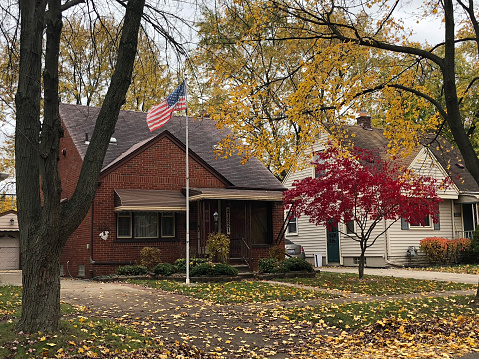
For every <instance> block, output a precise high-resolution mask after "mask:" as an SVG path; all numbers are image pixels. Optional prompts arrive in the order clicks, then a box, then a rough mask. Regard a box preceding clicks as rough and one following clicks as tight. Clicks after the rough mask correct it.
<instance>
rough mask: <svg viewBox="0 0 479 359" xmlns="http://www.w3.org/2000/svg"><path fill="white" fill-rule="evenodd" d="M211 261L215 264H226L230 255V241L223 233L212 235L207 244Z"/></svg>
mask: <svg viewBox="0 0 479 359" xmlns="http://www.w3.org/2000/svg"><path fill="white" fill-rule="evenodd" d="M206 246H207V247H208V252H209V254H210V261H212V262H215V263H226V262H227V261H228V255H229V254H230V239H229V237H228V236H227V235H226V234H223V233H216V234H215V233H210V234H209V235H208V241H207V242H206Z"/></svg>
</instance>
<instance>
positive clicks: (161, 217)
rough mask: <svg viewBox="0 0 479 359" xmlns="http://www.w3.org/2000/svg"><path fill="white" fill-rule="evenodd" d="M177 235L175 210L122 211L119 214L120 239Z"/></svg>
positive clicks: (118, 230) (118, 236)
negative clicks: (159, 211)
mask: <svg viewBox="0 0 479 359" xmlns="http://www.w3.org/2000/svg"><path fill="white" fill-rule="evenodd" d="M160 234H161V236H160ZM175 235H176V233H175V214H174V213H173V212H162V213H158V212H120V213H118V214H117V238H118V239H126V238H129V239H139V240H143V239H157V238H160V237H161V238H174V237H175Z"/></svg>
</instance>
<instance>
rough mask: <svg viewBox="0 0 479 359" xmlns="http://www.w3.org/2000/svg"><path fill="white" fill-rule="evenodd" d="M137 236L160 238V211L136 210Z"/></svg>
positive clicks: (135, 225) (135, 226)
mask: <svg viewBox="0 0 479 359" xmlns="http://www.w3.org/2000/svg"><path fill="white" fill-rule="evenodd" d="M133 227H134V229H135V238H158V213H156V212H135V214H134V226H133Z"/></svg>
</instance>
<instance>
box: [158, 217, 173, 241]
mask: <svg viewBox="0 0 479 359" xmlns="http://www.w3.org/2000/svg"><path fill="white" fill-rule="evenodd" d="M161 236H162V237H163V238H167V237H170V238H171V237H174V236H175V214H174V213H173V212H164V213H162V214H161Z"/></svg>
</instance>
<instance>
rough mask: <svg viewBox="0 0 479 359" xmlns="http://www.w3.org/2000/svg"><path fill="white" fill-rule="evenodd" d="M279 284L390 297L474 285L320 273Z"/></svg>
mask: <svg viewBox="0 0 479 359" xmlns="http://www.w3.org/2000/svg"><path fill="white" fill-rule="evenodd" d="M279 281H281V282H288V283H297V284H301V285H308V286H312V287H316V288H323V289H329V290H333V289H334V290H339V291H343V292H352V293H358V294H368V295H379V296H381V295H391V294H407V293H422V292H435V291H446V290H460V289H470V288H474V287H475V285H472V284H463V283H452V282H437V281H428V280H418V279H408V278H394V277H380V276H371V275H365V276H364V279H363V280H359V279H358V275H357V274H349V273H328V272H321V273H320V274H317V275H316V277H315V278H288V279H279Z"/></svg>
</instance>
